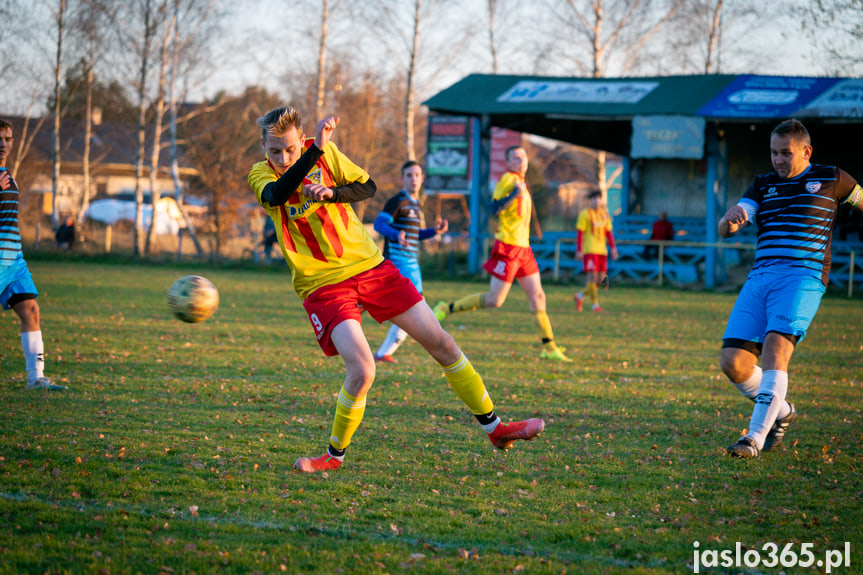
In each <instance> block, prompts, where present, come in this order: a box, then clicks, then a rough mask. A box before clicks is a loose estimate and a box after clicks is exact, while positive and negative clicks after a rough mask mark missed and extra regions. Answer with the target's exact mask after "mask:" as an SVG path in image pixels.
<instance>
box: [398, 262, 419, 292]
mask: <svg viewBox="0 0 863 575" xmlns="http://www.w3.org/2000/svg"><path fill="white" fill-rule="evenodd" d="M393 264H394V265H395V266H396V269H398V270H399V272H400V273H401V274H402V275H403V276H405V277H406V278H408V279H409V280H410V282H411V283H412V284H414V287H415V288H417V291H418V292H420V293H423V276H422V274H421V273H420V264H419V262H418V261H416V260H411V261H394V262H393Z"/></svg>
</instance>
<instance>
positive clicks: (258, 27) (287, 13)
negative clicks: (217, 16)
mask: <svg viewBox="0 0 863 575" xmlns="http://www.w3.org/2000/svg"><path fill="white" fill-rule="evenodd" d="M309 1H310V2H311V4H313V5H318V4H320V1H319V0H309ZM343 1H345V0H343ZM405 1H407V0H405ZM534 1H535V0H534ZM769 1H771V2H775V1H776V0H769ZM460 4H461V5H462V6H464V7H465V9H466V10H467V9H468V7H472V9H473V11H474V17H475V18H485V12H484V10H485V4H486V3H485V0H461V2H460ZM330 5H331V6H333V5H337V3H336V2H333V0H331V1H330ZM331 9H332V8H331ZM230 10H231V12H232V16H231V21H232V24H231V26H230V27H229V29H228V30H227V36H228V38H229V40H228V42H226V45H228V46H231V47H232V48H231V49H230V51H229V53H228V54H227V55H226V62H227V64H228V65H227V66H224V67H221V68H217V69H216V70H215V71H214V73H213V74H212V75H210V76H209V78H208V80H207V82H206V84H204V85H202V86H201V88H200V89H199V90H197V93H198V94H204V95H212V94H213V93H215V92H216V91H218V90H226V91H228V92H230V93H234V92H237V91H238V89H237V87H238V86H241V87H245V86H248V85H262V86H265V87H267V88H269V89H270V90H272V91H275V92H276V93H280V94H283V95H287V94H285V93H284V91H285V90H284V86H283V85H282V82H281V79H282V78H283V77H284V76H285V75H286V74H288V73H289V71H290V70H291V69H292V67H294V64H292V61H299V62H298V63H297V66H298V67H299V68H300V69H305V70H314V66H315V65H316V61H315V58H316V56H317V54H316V50H317V48H318V46H317V33H318V30H317V28H316V27H317V26H318V25H319V18H320V12H319V11H315V12H310V14H309V17H308V18H307V19H306V20H304V21H302V22H298V21H296V20H295V19H293V18H292V12H293V10H289V9H288V8H287V5H286V2H285V0H239V1H237V2H235V3H234V4H233V5H232V7H231V8H230ZM478 23H479V24H483V25H484V24H485V20H479V21H478ZM345 32H346V31H345V30H339V29H333V28H332V24H331V29H330V38H331V39H335V40H336V41H337V40H338V39H339V38H340V37H341V35H342V34H344V33H345ZM433 32H434V31H433V30H430V31H429V33H433ZM757 32H758V33H757V34H756V35H753V36H752V37H751V40H747V42H751V45H752V46H753V51H754V52H756V53H758V54H760V55H762V60H761V62H759V63H758V64H757V68H758V69H753V70H752V71H751V72H752V73H760V74H771V75H793V76H817V75H821V74H820V73H819V72H818V70H817V69H816V66H815V65H814V62H813V61H812V59H811V57H810V54H811V53H812V52H813V50H814V48H813V47H812V44H811V41H810V40H809V39H808V38H805V37H802V36H801V35H799V34H798V35H797V36H795V37H794V38H793V39H789V38H784V37H783V33H784V32H785V33H787V32H786V27H785V26H783V25H782V24H781V23H780V22H779V21H778V20H775V19H771V20H769V21H767V22H764V23H763V26H762V27H760V28H759V29H758V31H757ZM357 33H358V35H359V36H360V37H362V31H361V30H360V31H359V32H357ZM483 34H485V31H484V30H483ZM292 38H293V39H292ZM483 38H484V36H483ZM298 41H299V42H301V43H302V45H301V46H297V44H298ZM374 41H375V39H374V37H369V38H365V37H363V43H364V44H365V45H373V44H374ZM479 44H482V43H481V42H480V43H479ZM274 45H281V46H283V47H284V51H283V52H282V51H281V50H276V51H275V52H274V53H273V52H270V50H271V49H273V48H275V46H274ZM482 48H484V46H482ZM482 48H480V49H482ZM334 53H335V51H334V50H332V49H331V52H330V54H329V58H330V63H331V62H332V59H333V58H334ZM386 58H387V57H386V56H385V55H384V56H382V57H381V59H386ZM446 72H447V73H444V74H442V75H440V77H439V78H438V79H437V80H435V81H433V82H431V83H430V84H429V85H427V86H424V88H425V89H424V92H425V94H423V99H425V98H428V97H431V96H432V95H434V94H435V93H436V92H438V91H440V90H443V89H445V88H446V87H448V86H449V85H451V84H453V83H454V82H456V81H458V80H459V79H461V78H462V77H464V76H465V75H467V74H470V73H490V72H491V67H490V59H489V60H487V59H486V54H482V57H480V58H467V59H465V61H462V62H459V64H458V67H457V68H456V69H452V70H448V71H446ZM501 72H502V73H519V72H513V71H511V70H507V69H503V70H501ZM557 74H559V73H552V74H551V75H557Z"/></svg>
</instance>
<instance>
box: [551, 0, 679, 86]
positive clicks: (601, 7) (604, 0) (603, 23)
mask: <svg viewBox="0 0 863 575" xmlns="http://www.w3.org/2000/svg"><path fill="white" fill-rule="evenodd" d="M682 5H683V0H654V1H650V0H551V6H550V8H551V10H552V11H553V13H554V14H556V15H557V16H558V17H559V23H560V25H561V26H562V27H563V28H562V31H561V35H562V37H565V38H572V39H573V41H572V42H570V43H565V42H564V43H561V50H560V55H561V56H563V57H564V58H566V59H567V61H569V62H571V63H572V64H573V65H575V66H576V67H577V68H578V69H579V70H580V71H581V72H582V73H583V74H585V75H588V76H592V77H594V78H602V77H605V76H608V75H610V74H616V75H627V74H628V73H631V72H632V71H633V69H634V68H635V67H636V66H637V64H638V63H639V55H640V54H641V53H642V52H643V51H644V50H645V47H646V46H647V44H648V43H649V42H650V41H651V40H653V39H655V38H656V36H657V34H658V33H659V32H660V30H662V28H663V27H664V26H665V25H666V24H667V23H668V22H669V21H671V19H672V18H673V17H674V16H675V14H676V13H677V12H678V10H680V8H681V7H682Z"/></svg>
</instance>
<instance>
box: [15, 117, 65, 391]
mask: <svg viewBox="0 0 863 575" xmlns="http://www.w3.org/2000/svg"><path fill="white" fill-rule="evenodd" d="M14 142H15V140H14V139H13V137H12V124H10V123H9V122H7V121H6V120H0V305H2V306H3V309H12V310H14V311H15V313H16V314H17V315H18V317H19V318H20V319H21V348H22V349H23V350H24V363H25V366H26V368H27V384H26V387H27V389H50V390H61V389H66V387H65V386H63V385H58V384H55V383H54V382H53V381H51V380H50V379H48V378H47V377H45V373H44V370H45V348H44V345H43V343H42V327H41V325H40V321H39V304H38V303H36V297H37V296H38V295H39V292H38V291H37V290H36V284H35V283H34V282H33V276H32V275H30V270H29V269H28V268H27V262H25V261H24V254H23V252H22V251H21V234H20V233H19V231H18V204H19V194H18V184H17V183H16V182H15V178H13V177H12V175H11V174H10V173H9V171H8V170H7V169H6V159H7V158H8V157H9V153H10V152H11V151H12V144H13V143H14Z"/></svg>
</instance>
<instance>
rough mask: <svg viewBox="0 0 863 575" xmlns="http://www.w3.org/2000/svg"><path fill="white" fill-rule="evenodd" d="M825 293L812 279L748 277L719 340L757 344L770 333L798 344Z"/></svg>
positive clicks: (818, 281)
mask: <svg viewBox="0 0 863 575" xmlns="http://www.w3.org/2000/svg"><path fill="white" fill-rule="evenodd" d="M825 289H826V288H825V287H824V283H823V282H822V281H821V280H820V279H817V278H813V277H799V276H788V275H780V274H771V273H762V274H758V275H755V276H750V277H749V278H748V279H747V280H746V283H745V284H743V289H741V290H740V295H738V296H737V301H736V302H735V303H734V309H732V310H731V316H730V317H729V318H728V325H727V326H726V327H725V334H724V335H723V336H722V339H724V340H726V343H727V340H740V341H744V342H753V343H757V344H761V343H764V338H765V336H766V335H767V333H768V332H771V331H772V332H776V333H780V334H785V335H790V336H793V337H795V338H796V340H797V342H798V343H799V342H800V341H802V340H803V338H804V337H806V330H807V329H809V325H810V324H811V323H812V320H813V319H815V314H816V313H817V312H818V307H819V306H820V305H821V296H823V295H824V291H825ZM726 347H728V346H727V345H726ZM731 347H738V346H731Z"/></svg>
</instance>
